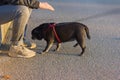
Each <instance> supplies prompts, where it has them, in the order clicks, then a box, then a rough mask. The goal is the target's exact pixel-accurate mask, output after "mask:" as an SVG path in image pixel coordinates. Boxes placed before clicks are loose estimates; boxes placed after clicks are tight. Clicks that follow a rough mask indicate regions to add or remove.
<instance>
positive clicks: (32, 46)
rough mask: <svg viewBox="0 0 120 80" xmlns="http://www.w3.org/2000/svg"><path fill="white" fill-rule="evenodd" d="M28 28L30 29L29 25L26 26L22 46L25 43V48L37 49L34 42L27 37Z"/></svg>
mask: <svg viewBox="0 0 120 80" xmlns="http://www.w3.org/2000/svg"><path fill="white" fill-rule="evenodd" d="M27 28H28V25H26V27H25V30H24V35H23V39H21V44H22V43H23V46H25V47H28V48H30V49H33V48H36V44H35V43H33V42H30V41H29V40H28V39H27V37H26V34H27Z"/></svg>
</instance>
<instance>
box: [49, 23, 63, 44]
mask: <svg viewBox="0 0 120 80" xmlns="http://www.w3.org/2000/svg"><path fill="white" fill-rule="evenodd" d="M49 28H52V30H53V32H54V35H55V37H56V39H57V41H58V42H59V43H61V40H60V38H59V37H58V35H57V33H56V30H55V24H49Z"/></svg>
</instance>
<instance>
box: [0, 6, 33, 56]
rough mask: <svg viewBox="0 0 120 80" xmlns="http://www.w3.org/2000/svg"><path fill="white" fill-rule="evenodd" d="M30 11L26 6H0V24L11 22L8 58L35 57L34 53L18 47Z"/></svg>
mask: <svg viewBox="0 0 120 80" xmlns="http://www.w3.org/2000/svg"><path fill="white" fill-rule="evenodd" d="M30 14H31V12H30V9H29V8H28V7H26V6H12V5H5V6H0V24H4V23H6V22H9V21H11V20H13V28H12V29H13V31H12V39H11V45H12V46H11V48H10V51H9V52H10V53H9V56H13V57H25V58H29V57H32V56H35V52H33V51H31V50H29V49H26V48H25V47H24V48H23V46H20V45H21V44H20V40H21V39H23V35H24V29H25V26H26V24H27V22H28V19H29V17H30Z"/></svg>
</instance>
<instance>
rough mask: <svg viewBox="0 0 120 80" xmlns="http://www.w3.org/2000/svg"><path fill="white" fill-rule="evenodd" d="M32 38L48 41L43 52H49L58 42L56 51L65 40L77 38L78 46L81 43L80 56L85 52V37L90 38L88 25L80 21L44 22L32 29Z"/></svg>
mask: <svg viewBox="0 0 120 80" xmlns="http://www.w3.org/2000/svg"><path fill="white" fill-rule="evenodd" d="M31 35H32V39H33V40H35V39H37V40H42V39H44V40H45V41H46V43H47V45H46V47H45V49H44V50H43V52H42V53H41V54H44V53H47V52H48V51H49V50H50V48H51V47H52V45H53V43H56V46H57V48H56V49H55V50H56V51H59V48H60V45H61V43H63V42H67V41H73V40H76V41H77V43H76V44H75V45H74V47H76V46H77V45H79V46H80V47H81V49H82V52H81V53H80V56H81V55H82V54H83V53H84V52H85V49H86V42H85V37H86V36H87V38H88V39H90V38H91V37H90V34H89V29H88V27H87V26H86V25H84V24H82V23H79V22H63V23H57V24H56V23H43V24H41V25H39V26H38V27H36V28H34V29H33V30H32V31H31Z"/></svg>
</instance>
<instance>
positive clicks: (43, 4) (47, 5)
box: [39, 2, 55, 11]
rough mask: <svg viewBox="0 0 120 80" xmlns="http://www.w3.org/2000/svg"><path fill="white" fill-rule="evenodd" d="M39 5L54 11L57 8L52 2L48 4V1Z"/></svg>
mask: <svg viewBox="0 0 120 80" xmlns="http://www.w3.org/2000/svg"><path fill="white" fill-rule="evenodd" d="M39 7H40V8H41V9H47V10H51V11H54V10H55V9H54V8H53V7H52V6H51V5H50V4H48V3H47V2H40V4H39Z"/></svg>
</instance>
